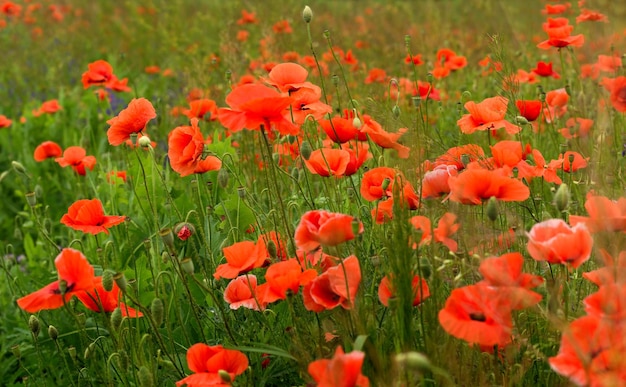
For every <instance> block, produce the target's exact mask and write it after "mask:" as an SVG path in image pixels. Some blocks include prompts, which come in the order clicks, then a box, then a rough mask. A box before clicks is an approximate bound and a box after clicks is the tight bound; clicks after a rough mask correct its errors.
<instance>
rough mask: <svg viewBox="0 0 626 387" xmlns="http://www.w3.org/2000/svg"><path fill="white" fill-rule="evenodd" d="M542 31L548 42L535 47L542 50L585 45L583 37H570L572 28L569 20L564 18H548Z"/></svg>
mask: <svg viewBox="0 0 626 387" xmlns="http://www.w3.org/2000/svg"><path fill="white" fill-rule="evenodd" d="M543 30H544V31H545V32H546V33H547V34H548V40H545V41H543V42H541V43H539V44H538V45H537V47H539V48H542V49H544V50H549V49H550V48H552V47H556V48H563V47H567V46H573V47H582V45H583V44H584V43H585V37H584V36H583V35H582V34H580V35H575V36H571V33H572V31H573V30H574V26H572V25H570V24H569V20H567V19H566V18H564V17H558V18H556V19H552V18H548V21H547V22H545V23H543Z"/></svg>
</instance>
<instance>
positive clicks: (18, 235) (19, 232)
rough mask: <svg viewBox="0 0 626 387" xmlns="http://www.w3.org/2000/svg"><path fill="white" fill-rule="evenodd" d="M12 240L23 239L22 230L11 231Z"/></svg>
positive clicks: (16, 228)
mask: <svg viewBox="0 0 626 387" xmlns="http://www.w3.org/2000/svg"><path fill="white" fill-rule="evenodd" d="M13 238H15V239H17V240H22V239H24V234H22V230H21V229H20V228H19V227H15V228H14V229H13Z"/></svg>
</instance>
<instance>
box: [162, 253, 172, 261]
mask: <svg viewBox="0 0 626 387" xmlns="http://www.w3.org/2000/svg"><path fill="white" fill-rule="evenodd" d="M169 260H170V254H169V253H168V252H167V251H163V252H162V253H161V261H162V262H163V263H167V262H168V261H169Z"/></svg>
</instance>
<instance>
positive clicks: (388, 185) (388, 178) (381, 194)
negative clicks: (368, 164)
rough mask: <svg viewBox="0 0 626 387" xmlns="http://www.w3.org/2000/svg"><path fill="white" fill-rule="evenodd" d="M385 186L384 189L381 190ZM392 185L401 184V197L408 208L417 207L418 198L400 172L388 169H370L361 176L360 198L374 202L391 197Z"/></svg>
mask: <svg viewBox="0 0 626 387" xmlns="http://www.w3.org/2000/svg"><path fill="white" fill-rule="evenodd" d="M383 184H385V188H383ZM394 184H403V188H402V197H403V198H404V200H405V201H406V203H407V204H408V206H409V208H410V209H412V210H414V209H417V208H418V207H419V197H418V196H417V194H416V193H415V190H414V189H413V186H411V184H410V183H409V182H408V181H406V179H405V178H404V177H403V176H402V174H401V173H400V171H397V170H396V169H393V168H388V167H378V168H373V169H370V170H369V171H367V172H365V173H364V174H363V179H362V180H361V196H362V197H363V199H365V200H367V201H370V202H372V201H375V200H380V199H383V198H392V197H393V186H394Z"/></svg>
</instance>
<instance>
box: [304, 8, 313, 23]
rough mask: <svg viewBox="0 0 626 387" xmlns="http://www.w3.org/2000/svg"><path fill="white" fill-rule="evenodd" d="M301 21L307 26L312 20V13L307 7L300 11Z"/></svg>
mask: <svg viewBox="0 0 626 387" xmlns="http://www.w3.org/2000/svg"><path fill="white" fill-rule="evenodd" d="M302 19H304V22H305V23H307V24H308V23H310V22H311V20H312V19H313V11H312V10H311V7H309V6H308V5H305V6H304V10H302Z"/></svg>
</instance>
